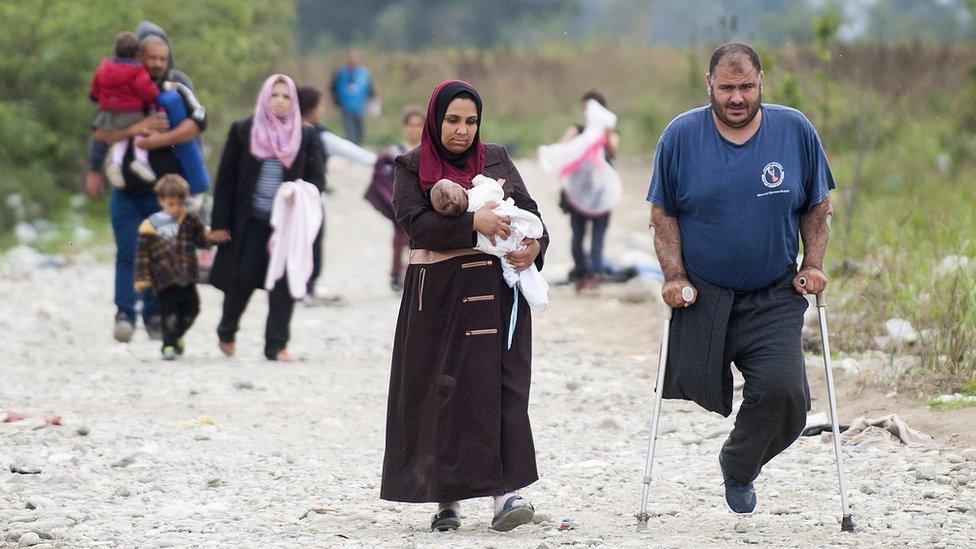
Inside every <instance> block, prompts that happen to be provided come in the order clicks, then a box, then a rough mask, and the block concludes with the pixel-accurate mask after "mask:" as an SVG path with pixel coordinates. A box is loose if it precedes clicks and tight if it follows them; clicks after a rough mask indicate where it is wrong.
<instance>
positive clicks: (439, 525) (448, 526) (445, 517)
mask: <svg viewBox="0 0 976 549" xmlns="http://www.w3.org/2000/svg"><path fill="white" fill-rule="evenodd" d="M460 527H461V517H459V516H458V514H457V511H455V510H454V509H451V508H447V509H443V510H441V511H438V512H437V514H436V515H434V518H432V519H430V531H431V532H434V531H436V532H448V531H450V530H457V529H458V528H460Z"/></svg>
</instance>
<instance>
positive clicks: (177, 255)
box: [135, 213, 209, 292]
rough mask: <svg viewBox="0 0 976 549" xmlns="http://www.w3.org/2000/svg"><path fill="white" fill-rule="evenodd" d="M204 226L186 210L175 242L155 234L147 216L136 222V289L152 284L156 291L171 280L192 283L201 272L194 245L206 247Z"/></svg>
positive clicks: (167, 285)
mask: <svg viewBox="0 0 976 549" xmlns="http://www.w3.org/2000/svg"><path fill="white" fill-rule="evenodd" d="M206 236H207V235H206V229H204V227H203V222H201V221H200V218H199V217H197V216H196V215H194V214H192V213H187V214H186V215H185V216H183V219H182V220H181V221H180V228H179V232H177V234H176V240H175V241H174V242H167V241H166V239H165V238H163V237H162V236H161V235H159V234H157V232H156V228H155V227H153V225H152V223H150V222H149V220H148V219H146V220H145V221H143V222H142V224H141V225H139V248H138V250H137V251H136V280H135V287H136V291H140V290H145V289H147V288H148V287H149V286H152V287H153V288H154V289H155V290H156V291H157V292H159V291H161V290H165V289H166V288H168V287H170V286H172V285H173V284H183V285H187V284H195V283H196V282H197V279H198V278H199V275H200V268H199V266H198V265H197V254H196V249H197V248H207V247H209V244H208V243H207V238H206Z"/></svg>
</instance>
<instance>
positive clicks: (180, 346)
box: [173, 337, 186, 356]
mask: <svg viewBox="0 0 976 549" xmlns="http://www.w3.org/2000/svg"><path fill="white" fill-rule="evenodd" d="M173 350H175V351H176V356H183V353H184V352H185V351H186V344H185V343H183V338H182V337H181V338H179V339H177V340H176V343H174V344H173Z"/></svg>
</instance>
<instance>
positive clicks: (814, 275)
mask: <svg viewBox="0 0 976 549" xmlns="http://www.w3.org/2000/svg"><path fill="white" fill-rule="evenodd" d="M793 287H794V288H796V291H798V292H800V293H801V294H804V295H806V294H815V295H816V296H817V315H818V316H819V317H820V343H821V345H822V346H823V361H824V373H825V374H826V376H827V403H828V405H829V407H830V428H831V431H832V432H833V435H834V458H835V460H836V462H837V480H838V483H839V484H840V504H841V508H842V510H843V515H842V518H841V523H840V529H841V530H842V531H844V532H853V531H854V519H853V518H852V517H851V507H850V505H849V504H848V502H847V479H846V478H844V461H843V452H842V451H841V447H840V429H839V428H838V427H837V425H838V424H839V423H840V420H839V419H838V417H837V397H836V394H835V392H834V374H833V368H832V367H831V364H830V338H829V337H828V335H827V299H826V297H825V295H824V290H826V288H827V276H826V275H825V274H824V273H823V271H821V270H820V269H816V268H813V267H805V268H803V269H800V272H798V273H797V274H796V277H794V278H793Z"/></svg>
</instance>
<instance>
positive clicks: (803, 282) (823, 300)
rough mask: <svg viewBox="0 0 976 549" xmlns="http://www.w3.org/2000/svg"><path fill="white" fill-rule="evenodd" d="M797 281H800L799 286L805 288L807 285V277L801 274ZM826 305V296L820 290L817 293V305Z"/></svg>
mask: <svg viewBox="0 0 976 549" xmlns="http://www.w3.org/2000/svg"><path fill="white" fill-rule="evenodd" d="M797 282H799V283H800V287H801V288H805V287H806V285H807V279H806V277H803V276H801V277H800V280H798V281H797ZM826 306H827V296H826V295H824V292H820V293H819V294H817V307H826Z"/></svg>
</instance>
